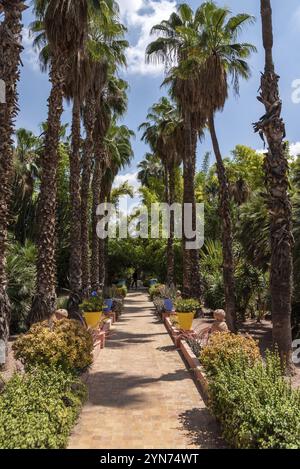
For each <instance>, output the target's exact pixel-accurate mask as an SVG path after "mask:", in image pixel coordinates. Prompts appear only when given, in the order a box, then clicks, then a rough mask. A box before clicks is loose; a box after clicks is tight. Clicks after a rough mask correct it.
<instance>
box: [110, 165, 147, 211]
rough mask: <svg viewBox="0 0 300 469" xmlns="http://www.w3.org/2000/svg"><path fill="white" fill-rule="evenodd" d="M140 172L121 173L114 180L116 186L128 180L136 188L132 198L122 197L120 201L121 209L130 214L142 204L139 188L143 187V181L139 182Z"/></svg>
mask: <svg viewBox="0 0 300 469" xmlns="http://www.w3.org/2000/svg"><path fill="white" fill-rule="evenodd" d="M137 176H138V173H137V172H135V173H126V174H119V175H118V176H117V177H116V178H115V181H114V187H118V186H120V185H121V184H123V183H124V182H126V181H127V182H128V184H129V185H130V186H132V187H133V189H134V197H133V199H130V197H127V196H125V197H121V198H120V201H119V206H120V211H121V212H123V213H127V214H128V215H129V214H130V213H131V212H132V211H133V210H134V209H135V207H138V206H139V204H140V196H139V193H138V189H139V188H140V187H141V183H140V182H139V180H138V178H137Z"/></svg>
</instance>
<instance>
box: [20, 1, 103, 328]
mask: <svg viewBox="0 0 300 469" xmlns="http://www.w3.org/2000/svg"><path fill="white" fill-rule="evenodd" d="M101 4H102V2H100V1H98V0H96V1H94V0H93V1H92V0H78V1H76V2H70V1H69V0H35V2H34V12H35V15H36V18H37V21H38V22H40V23H41V24H42V25H43V28H44V38H43V39H42V40H41V33H40V32H39V33H38V36H37V41H38V45H41V44H42V45H45V44H47V45H48V53H49V57H50V64H51V65H50V81H51V85H52V88H51V92H50V96H49V100H48V120H47V130H46V135H45V143H44V151H43V154H42V157H41V167H42V174H41V187H40V199H39V242H38V261H37V290H36V294H35V297H34V299H33V303H32V308H31V312H30V315H29V322H30V323H34V322H37V321H39V320H42V319H44V318H48V317H49V316H50V315H51V314H52V312H53V310H54V309H55V301H56V288H55V287H56V262H55V245H56V226H55V225H56V195H57V194H56V193H57V166H58V144H59V132H60V120H61V114H62V111H63V93H64V82H65V78H66V71H67V67H68V63H69V60H68V59H69V58H70V57H72V55H73V54H76V53H77V52H78V51H79V50H81V49H82V48H83V46H84V42H85V39H86V36H87V31H88V24H89V18H90V15H91V11H92V10H93V11H95V8H96V7H97V8H100V6H101ZM43 40H44V42H43Z"/></svg>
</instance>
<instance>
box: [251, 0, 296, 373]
mask: <svg viewBox="0 0 300 469" xmlns="http://www.w3.org/2000/svg"><path fill="white" fill-rule="evenodd" d="M260 3H261V18H262V32H263V46H264V49H265V70H264V73H263V75H262V77H261V87H260V90H261V92H260V96H259V98H258V100H259V101H260V102H261V103H262V104H263V105H264V106H265V110H266V113H265V115H264V116H263V117H261V119H260V121H259V122H258V123H257V124H255V125H254V128H255V131H256V132H259V134H260V136H261V137H262V138H263V140H264V139H266V141H267V144H268V147H269V149H268V153H267V155H266V159H265V165H264V166H265V173H266V181H267V189H268V193H269V201H268V205H269V214H270V225H271V226H270V241H271V267H270V290H271V298H272V300H271V301H272V304H271V308H272V320H273V340H274V343H275V344H276V345H277V347H278V349H279V353H280V356H281V360H282V364H283V365H285V366H286V367H287V370H288V371H289V370H290V369H291V368H292V364H291V363H292V362H291V351H292V332H291V296H292V286H293V272H292V270H293V268H292V247H293V236H292V221H291V220H292V215H291V203H290V198H289V193H288V189H289V181H288V160H287V151H286V147H285V143H284V139H285V125H284V122H283V119H282V117H281V109H282V102H281V99H280V95H279V86H278V82H279V76H278V75H277V74H276V72H275V66H274V61H273V24H272V8H271V2H270V0H261V2H260Z"/></svg>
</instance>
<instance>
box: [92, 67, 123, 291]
mask: <svg viewBox="0 0 300 469" xmlns="http://www.w3.org/2000/svg"><path fill="white" fill-rule="evenodd" d="M124 59H125V58H124ZM127 88H128V84H127V82H126V81H124V80H122V79H119V78H117V77H116V76H115V75H114V74H112V73H110V75H109V78H108V81H107V84H106V86H105V88H104V89H103V91H102V93H101V96H100V98H99V100H98V110H97V116H96V117H97V119H96V125H95V129H94V155H95V157H94V160H95V161H94V171H93V180H92V193H93V202H92V253H91V284H92V289H93V290H94V291H97V290H99V289H100V284H101V282H100V272H99V269H100V261H99V243H100V242H101V241H100V240H99V239H98V235H97V223H98V217H97V207H98V205H99V203H100V202H101V181H102V177H103V175H104V172H105V170H106V168H107V166H108V165H109V155H108V152H107V148H106V145H105V137H106V136H107V133H108V131H109V128H110V125H111V123H112V121H113V120H114V119H116V118H117V117H120V116H122V115H123V114H124V113H125V111H126V109H127ZM103 197H105V196H104V194H103V192H102V198H103ZM102 202H103V200H102Z"/></svg>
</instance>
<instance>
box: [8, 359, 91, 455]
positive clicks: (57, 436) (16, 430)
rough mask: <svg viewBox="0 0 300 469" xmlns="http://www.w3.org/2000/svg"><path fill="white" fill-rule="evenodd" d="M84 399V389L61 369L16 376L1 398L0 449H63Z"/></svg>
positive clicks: (47, 369) (79, 382) (81, 384)
mask: <svg viewBox="0 0 300 469" xmlns="http://www.w3.org/2000/svg"><path fill="white" fill-rule="evenodd" d="M85 398H86V387H85V385H84V384H83V383H82V382H81V381H80V380H78V379H76V378H74V375H72V374H71V373H67V372H65V371H63V370H62V369H60V368H50V367H47V366H45V367H38V368H36V369H31V370H30V371H29V372H28V373H26V374H24V375H20V374H15V375H14V377H13V378H12V379H11V380H10V381H9V382H8V384H7V385H6V386H5V388H4V390H3V392H2V393H1V394H0V448H1V449H58V448H64V447H65V446H66V444H67V439H68V436H69V434H70V431H71V429H72V427H73V426H74V424H75V422H76V420H77V417H78V415H79V412H80V409H81V405H82V403H83V401H84V399H85Z"/></svg>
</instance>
